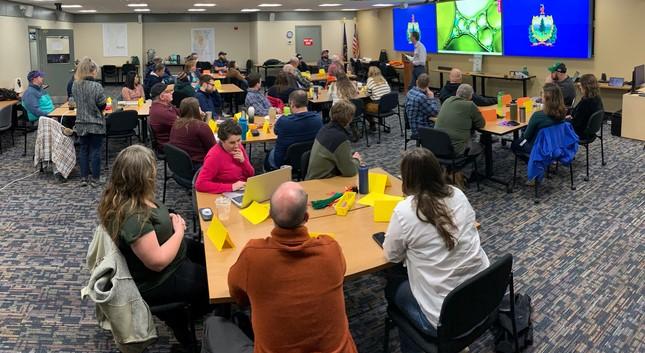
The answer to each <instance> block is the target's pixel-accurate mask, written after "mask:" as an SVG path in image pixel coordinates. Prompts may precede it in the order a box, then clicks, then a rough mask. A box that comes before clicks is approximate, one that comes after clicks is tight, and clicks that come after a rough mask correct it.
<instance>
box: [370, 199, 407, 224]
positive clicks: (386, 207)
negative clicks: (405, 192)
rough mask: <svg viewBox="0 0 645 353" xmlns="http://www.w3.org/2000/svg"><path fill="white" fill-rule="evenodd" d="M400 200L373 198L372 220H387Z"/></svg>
mask: <svg viewBox="0 0 645 353" xmlns="http://www.w3.org/2000/svg"><path fill="white" fill-rule="evenodd" d="M399 202H401V200H375V201H374V222H389V221H390V218H391V217H392V212H394V208H395V207H396V205H397V204H398V203H399Z"/></svg>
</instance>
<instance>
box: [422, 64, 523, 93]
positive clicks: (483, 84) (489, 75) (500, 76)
mask: <svg viewBox="0 0 645 353" xmlns="http://www.w3.org/2000/svg"><path fill="white" fill-rule="evenodd" d="M428 71H430V72H437V73H439V81H440V82H439V88H443V85H444V80H443V74H448V73H450V70H443V69H430V70H428ZM462 75H464V76H470V77H472V79H473V90H475V91H476V92H477V79H478V78H479V79H480V80H481V89H480V90H479V92H478V94H479V95H481V96H485V95H486V79H489V78H490V79H497V80H505V81H515V82H517V81H520V82H522V96H523V97H526V96H527V94H528V87H527V84H528V81H531V80H532V79H534V78H535V75H529V76H527V77H513V76H510V75H507V74H497V73H488V72H471V71H466V72H462Z"/></svg>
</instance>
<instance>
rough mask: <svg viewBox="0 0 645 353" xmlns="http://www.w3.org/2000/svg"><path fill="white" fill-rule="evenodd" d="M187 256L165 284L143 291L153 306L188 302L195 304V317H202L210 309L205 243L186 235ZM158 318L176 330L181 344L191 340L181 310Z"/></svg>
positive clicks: (192, 314) (193, 306)
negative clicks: (187, 237) (188, 237)
mask: <svg viewBox="0 0 645 353" xmlns="http://www.w3.org/2000/svg"><path fill="white" fill-rule="evenodd" d="M184 244H185V245H186V255H187V256H186V258H185V259H184V260H183V261H182V262H181V264H179V267H178V268H177V270H175V272H174V273H173V274H172V275H171V276H170V277H168V279H167V280H165V281H164V282H163V283H162V284H160V285H159V286H157V287H155V288H154V289H152V290H149V291H147V292H143V293H141V296H142V297H143V299H144V300H145V301H146V303H148V305H149V306H155V305H162V304H169V303H176V302H185V303H190V304H191V306H192V311H191V317H192V318H193V319H194V318H197V317H200V316H202V315H203V314H205V313H206V311H207V310H208V279H207V278H206V266H205V258H204V245H203V244H201V243H199V242H196V241H194V240H190V239H186V238H184ZM158 317H159V318H160V319H161V320H162V321H164V322H165V323H166V324H167V325H168V326H170V328H171V329H172V330H173V332H174V333H175V337H176V338H177V340H178V341H179V342H181V343H187V341H186V340H187V339H188V336H187V334H188V322H186V318H185V316H184V315H182V314H181V313H173V312H168V313H162V314H160V315H158Z"/></svg>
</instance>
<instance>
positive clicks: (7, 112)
mask: <svg viewBox="0 0 645 353" xmlns="http://www.w3.org/2000/svg"><path fill="white" fill-rule="evenodd" d="M12 115H13V105H8V106H6V107H4V108H2V109H1V110H0V136H2V135H1V134H2V133H3V132H5V131H9V133H10V134H11V145H12V146H13V145H15V141H14V139H13V129H12V127H13V121H12ZM0 153H2V138H0Z"/></svg>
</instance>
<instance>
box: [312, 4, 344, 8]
mask: <svg viewBox="0 0 645 353" xmlns="http://www.w3.org/2000/svg"><path fill="white" fill-rule="evenodd" d="M341 5H343V4H320V5H318V6H320V7H335V6H341Z"/></svg>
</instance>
